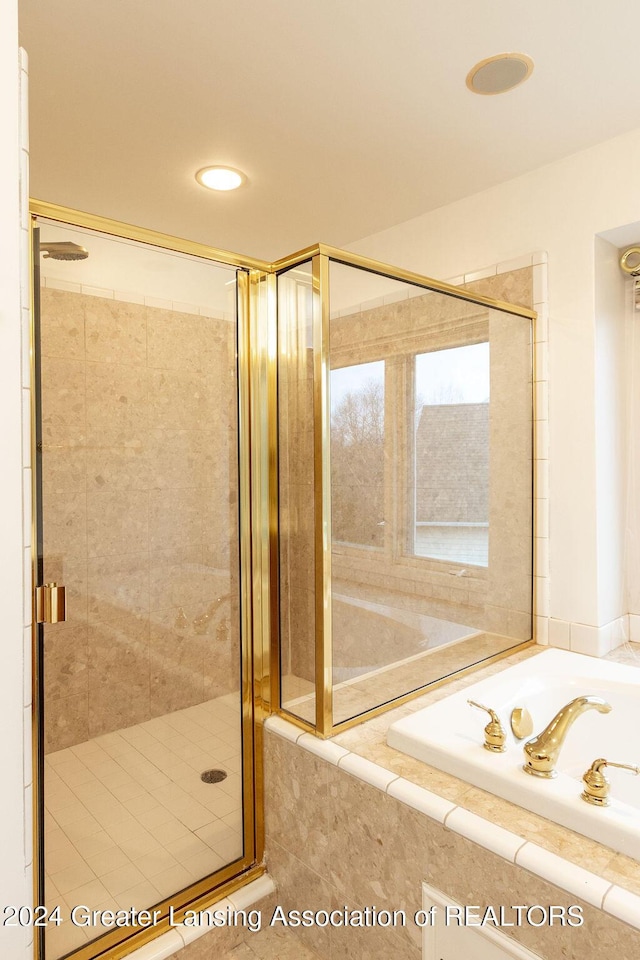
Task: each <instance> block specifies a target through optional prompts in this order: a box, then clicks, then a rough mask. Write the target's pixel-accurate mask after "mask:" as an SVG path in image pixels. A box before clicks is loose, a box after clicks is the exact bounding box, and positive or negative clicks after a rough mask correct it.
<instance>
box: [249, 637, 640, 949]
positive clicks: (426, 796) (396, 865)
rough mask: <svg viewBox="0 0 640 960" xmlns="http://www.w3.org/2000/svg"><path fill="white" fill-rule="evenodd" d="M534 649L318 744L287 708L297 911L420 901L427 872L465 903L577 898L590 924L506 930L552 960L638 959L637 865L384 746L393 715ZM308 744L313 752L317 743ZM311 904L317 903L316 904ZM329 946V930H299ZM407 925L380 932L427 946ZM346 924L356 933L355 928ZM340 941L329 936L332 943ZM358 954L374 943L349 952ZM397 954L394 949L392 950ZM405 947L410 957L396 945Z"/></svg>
mask: <svg viewBox="0 0 640 960" xmlns="http://www.w3.org/2000/svg"><path fill="white" fill-rule="evenodd" d="M538 651H539V648H538V650H536V648H532V649H530V650H526V651H523V652H521V653H519V654H515V655H513V656H512V657H509V658H507V659H506V660H504V661H502V662H501V663H499V664H492V665H490V666H489V667H485V668H483V669H482V670H479V671H477V672H476V673H474V674H473V676H472V677H465V678H461V679H459V680H457V681H454V682H453V683H451V684H449V685H448V686H446V687H444V688H440V689H439V690H435V691H432V693H431V694H426V695H424V696H422V697H420V698H418V699H416V700H415V701H412V702H411V703H410V704H408V705H404V706H403V707H399V708H397V709H396V710H395V711H390V712H389V713H388V714H384V715H383V716H381V717H378V718H375V719H373V720H371V721H368V722H367V723H365V724H362V725H361V726H360V727H357V728H354V729H353V730H350V731H348V732H347V733H344V734H341V735H339V736H338V737H336V738H334V740H332V741H324V742H323V741H319V740H317V739H315V738H313V737H311V736H310V735H308V734H301V733H300V731H299V729H297V728H295V727H293V725H291V724H289V723H287V722H286V721H284V720H282V719H281V718H279V717H272V718H270V719H269V720H268V721H267V723H266V729H267V736H266V738H265V739H266V757H265V770H266V797H267V808H266V827H267V861H268V865H269V871H270V873H271V875H272V876H273V877H274V879H275V881H276V883H277V885H278V889H279V897H280V902H281V903H283V905H285V907H286V906H287V903H288V906H289V908H295V907H296V906H298V907H299V906H302V905H303V904H302V901H303V900H304V901H305V902H304V906H311V907H313V906H314V905H317V906H318V907H320V906H321V905H322V904H323V903H324V905H326V903H327V902H333V901H336V902H338V903H352V904H353V903H355V904H357V905H360V906H362V905H366V904H375V905H376V906H377V907H378V908H383V907H385V906H388V907H390V908H391V907H393V908H395V909H401V908H406V911H407V916H408V915H409V913H410V912H412V911H415V910H417V909H419V906H420V889H421V888H420V884H421V882H422V880H426V881H427V882H429V883H432V884H433V885H434V886H435V887H437V888H439V889H441V890H443V892H445V893H446V895H448V896H451V897H452V899H454V900H458V901H459V902H461V903H468V904H477V903H480V904H481V905H487V904H496V905H500V904H514V903H524V904H536V903H546V904H560V905H565V906H568V905H569V904H571V903H580V904H582V905H583V908H584V916H585V923H584V926H583V927H581V928H557V927H554V928H531V927H527V928H524V927H523V928H518V929H516V930H514V931H511V930H507V931H505V932H508V933H510V934H512V935H514V936H516V937H517V938H518V939H519V940H520V941H521V942H522V943H523V944H524V945H525V946H527V947H528V948H529V949H531V950H533V951H534V952H537V953H539V954H540V956H541V957H543V958H544V960H557V958H559V957H562V958H571V960H574V958H575V960H578V958H581V960H592V958H593V960H596V958H598V957H600V956H602V954H603V950H604V951H605V952H607V951H614V950H615V952H616V955H617V956H618V957H620V958H625V960H637V957H638V956H639V955H640V867H639V865H638V863H637V862H635V861H633V860H631V859H630V858H628V857H625V856H623V855H622V854H616V853H614V852H613V851H612V850H610V849H608V848H606V847H603V846H602V845H600V844H598V843H595V842H593V841H590V840H586V839H585V838H583V837H581V836H578V835H576V834H573V833H572V832H571V831H568V830H566V829H564V828H560V827H557V826H556V825H554V824H551V823H549V822H548V821H546V820H544V819H543V818H541V817H537V816H535V815H534V814H530V813H529V812H527V811H525V810H522V809H520V808H518V807H515V806H514V805H512V804H510V803H507V802H506V801H502V800H499V799H497V798H494V797H492V796H490V795H489V794H487V793H485V792H484V791H481V790H478V789H477V788H475V787H471V786H470V785H469V784H466V783H463V782H462V781H460V780H457V779H456V778H455V777H451V776H449V775H446V774H443V773H441V772H440V771H437V770H435V769H433V768H430V767H428V766H427V765H426V764H422V763H419V762H418V761H414V760H412V759H411V758H409V757H406V756H404V755H403V754H400V753H398V752H397V751H394V750H392V749H391V748H389V747H387V746H386V743H385V742H384V737H385V733H386V728H387V726H388V725H389V723H391V722H392V721H393V720H394V719H397V718H398V717H399V716H402V715H405V714H406V713H407V712H411V711H412V710H417V709H420V708H421V707H423V706H426V705H427V704H428V703H429V702H433V701H434V700H435V699H441V698H442V697H444V696H446V695H447V694H448V693H449V692H450V691H452V690H453V689H460V688H461V687H463V686H466V685H468V684H470V683H473V682H475V681H476V680H478V679H481V678H483V677H485V676H489V675H491V674H492V673H494V672H496V671H499V670H501V669H503V667H504V666H505V665H509V664H510V663H512V662H520V661H521V660H523V659H526V658H527V657H530V656H535V654H536V652H538ZM311 747H313V752H311V750H310V748H311ZM307 900H309V903H307ZM302 933H304V934H305V942H307V943H310V945H311V946H312V947H313V948H314V949H316V950H318V952H320V953H323V954H324V955H327V953H326V947H327V944H330V945H331V944H332V943H336V942H337V940H336V938H337V935H336V934H335V933H334V931H331V933H329V934H327V932H326V931H318V930H310V931H302ZM418 933H419V931H418V932H416V929H415V928H414V929H412V928H410V927H409V926H407V928H405V929H399V930H398V929H396V930H395V931H388V932H385V933H383V932H381V931H378V937H379V938H380V939H381V940H383V939H385V938H387V939H386V942H387V946H388V947H390V946H391V945H392V946H393V947H394V949H395V947H396V945H397V942H398V940H400V941H401V942H402V944H403V949H404V948H406V949H408V950H409V951H411V950H413V951H415V952H414V953H411V952H409V953H408V954H407V955H408V956H415V957H416V958H417V957H418V956H419V955H420V954H419V949H418V948H419V936H418ZM348 935H349V933H348V932H347V936H348ZM332 938H333V940H332ZM350 955H352V956H354V957H359V956H362V957H363V960H364V957H365V956H367V952H366V951H364V950H363V952H362V953H358V952H354V953H353V954H350ZM387 955H388V954H387ZM398 955H399V956H402V955H403V954H402V953H398Z"/></svg>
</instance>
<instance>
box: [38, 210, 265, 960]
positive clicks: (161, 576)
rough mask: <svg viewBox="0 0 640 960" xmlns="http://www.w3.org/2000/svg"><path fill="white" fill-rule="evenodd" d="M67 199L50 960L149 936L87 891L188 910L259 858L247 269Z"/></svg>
mask: <svg viewBox="0 0 640 960" xmlns="http://www.w3.org/2000/svg"><path fill="white" fill-rule="evenodd" d="M45 212H48V211H47V210H46V208H45ZM53 213H54V215H55V219H54V218H52V217H45V216H37V217H36V218H35V220H34V266H35V283H34V306H35V310H34V316H35V337H34V361H35V370H34V373H35V380H34V382H35V383H36V385H37V396H38V403H37V406H36V410H35V411H34V414H35V422H34V427H35V438H36V448H35V451H34V452H35V459H34V462H35V464H36V474H37V491H36V492H37V504H36V508H37V509H36V511H35V514H34V516H35V518H36V522H37V528H38V529H37V543H38V550H37V556H36V558H35V560H36V568H37V569H36V571H35V573H36V577H37V579H36V583H38V584H40V585H42V586H41V587H40V589H39V591H38V599H39V600H40V604H39V606H40V607H41V608H42V609H41V610H40V613H41V617H40V619H46V620H48V621H49V622H44V623H42V624H41V626H40V627H39V629H38V637H37V653H38V656H37V668H38V669H37V672H38V683H39V704H40V708H41V716H40V720H41V723H40V746H41V750H40V757H39V766H40V774H41V777H40V781H41V789H42V806H41V808H40V814H41V817H42V821H43V822H42V834H41V835H42V839H43V844H42V847H43V849H42V853H43V857H42V876H41V884H42V886H43V888H44V890H45V899H40V898H38V900H37V902H38V903H46V905H47V907H48V909H49V910H50V911H53V910H54V909H55V907H59V912H60V916H61V919H62V921H63V922H62V923H60V924H56V923H55V922H51V923H49V924H48V926H47V927H46V931H45V932H44V938H43V942H42V943H41V944H40V950H41V956H43V957H46V960H56V958H59V957H62V956H65V955H67V954H68V953H69V952H71V951H77V954H75V955H77V956H78V957H79V958H80V957H85V956H93V955H95V954H96V953H97V952H98V951H102V950H105V949H106V948H108V947H113V946H115V945H116V944H117V943H119V942H120V941H121V940H122V939H123V935H124V936H125V937H126V936H131V934H132V933H134V932H135V927H134V928H131V927H129V928H124V930H123V929H122V928H121V929H119V930H118V929H115V928H113V929H111V930H109V929H108V928H106V927H105V926H104V925H100V924H95V925H94V924H89V925H84V924H83V923H74V922H73V920H72V919H70V917H71V912H72V911H73V908H74V907H76V906H78V905H81V906H82V907H83V908H86V909H87V910H89V911H93V910H98V911H102V910H117V909H130V908H135V909H136V910H142V909H148V908H155V909H157V910H159V914H158V915H159V917H160V918H162V917H163V916H164V915H165V914H166V912H167V908H168V906H169V903H170V904H171V905H172V906H173V908H174V913H175V914H176V915H179V909H180V908H181V907H185V906H187V905H189V907H190V908H193V907H194V905H197V904H198V902H199V901H201V900H202V898H203V896H204V895H206V894H208V893H210V891H211V889H212V888H214V887H216V886H219V885H220V884H221V883H223V882H224V881H225V880H228V878H230V877H235V876H236V875H237V874H238V873H239V872H241V871H242V870H246V869H247V868H248V867H251V866H252V865H253V864H255V863H256V861H258V860H259V859H260V850H259V846H258V844H259V842H260V841H259V837H258V838H257V837H256V824H255V817H254V808H255V804H254V786H255V785H254V746H253V698H252V676H251V672H250V668H251V663H252V657H251V650H250V645H251V636H252V626H251V615H252V610H251V600H252V596H251V577H250V569H251V556H250V531H249V527H250V522H251V511H250V504H249V501H250V490H249V429H248V417H249V407H248V396H249V385H248V356H247V351H248V336H249V328H248V324H249V317H248V300H249V285H250V274H251V270H252V267H251V262H250V261H249V262H247V261H244V262H237V263H235V264H234V263H229V262H224V261H222V262H221V260H220V258H217V257H216V252H215V251H209V250H207V249H206V248H198V247H197V246H196V245H186V244H183V243H182V244H181V243H180V242H179V241H172V240H171V239H170V238H158V237H155V238H154V237H153V236H151V235H149V241H150V242H141V240H140V239H138V238H137V237H136V236H135V234H136V233H139V231H131V233H130V235H129V236H127V233H126V230H123V231H121V232H120V235H118V233H119V226H118V225H111V224H109V223H108V222H104V221H102V222H100V221H98V222H96V225H97V229H95V230H91V229H88V227H87V226H86V225H83V221H84V223H85V224H86V223H87V220H89V221H91V218H86V217H85V218H82V217H80V218H79V221H80V222H79V223H78V222H77V221H76V223H65V222H64V219H63V218H64V212H60V213H56V211H55V210H54V211H53ZM131 234H133V235H131ZM154 241H155V242H154ZM158 241H160V244H162V245H159V243H158ZM83 250H84V251H85V252H81V251H83ZM87 254H88V255H87ZM51 584H56V585H57V586H49V585H51ZM63 590H65V591H66V597H65V599H66V604H64V603H63V602H62V592H63ZM52 597H53V598H54V600H53V603H52V602H51V598H52ZM56 603H57V609H56ZM64 606H66V611H65V610H64ZM48 607H49V608H50V609H47V608H48ZM51 608H53V609H51ZM62 617H64V621H63V622H55V621H56V620H57V619H62ZM51 621H54V622H51ZM161 929H162V922H160V924H159V925H157V926H156V927H155V929H154V930H151V931H149V932H151V933H154V932H155V933H157V932H159V930H161Z"/></svg>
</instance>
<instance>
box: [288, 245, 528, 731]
mask: <svg viewBox="0 0 640 960" xmlns="http://www.w3.org/2000/svg"><path fill="white" fill-rule="evenodd" d="M331 261H333V262H335V263H340V264H344V265H346V266H351V267H356V268H358V269H361V270H363V271H365V272H368V273H373V274H378V275H379V276H383V277H387V278H389V279H393V280H400V281H402V282H405V283H410V284H411V285H413V286H417V287H422V288H423V289H424V290H425V291H434V292H436V293H444V294H447V295H449V296H452V297H455V298H457V299H458V300H466V301H468V302H469V303H475V304H478V305H480V306H485V307H488V308H490V309H494V310H500V311H502V312H503V313H508V314H511V315H513V316H517V317H523V318H526V319H528V320H529V321H530V322H531V324H532V337H531V409H532V421H531V424H532V425H531V450H532V452H533V451H534V450H535V430H536V412H535V402H536V392H535V382H536V372H535V349H534V337H533V324H534V322H535V320H536V317H537V313H536V311H535V310H532V309H529V308H528V307H522V306H519V305H517V304H513V303H506V302H504V301H501V300H494V299H492V298H491V297H485V296H482V295H479V294H474V293H470V292H469V291H466V290H463V289H461V288H460V287H455V286H453V285H451V284H448V283H444V282H442V281H439V280H433V279H431V278H429V277H425V276H423V275H421V274H418V273H414V272H412V271H410V270H404V269H401V268H398V267H393V266H390V265H389V264H386V263H381V262H379V261H376V260H371V259H370V258H368V257H363V256H360V255H358V254H353V253H350V252H348V251H346V250H341V249H339V248H337V247H332V246H329V245H327V244H324V243H320V244H315V245H314V246H311V247H307V248H306V249H304V250H301V251H299V252H298V253H296V254H292V255H291V256H289V257H285V258H283V259H282V260H279V261H277V262H276V263H274V264H272V270H273V271H274V272H275V273H276V275H278V274H281V273H284V272H285V271H287V270H289V269H291V268H292V267H295V266H299V265H300V264H302V263H309V262H310V263H311V278H312V297H313V301H312V325H313V356H314V369H313V418H314V507H315V514H314V557H315V677H314V680H315V691H314V695H315V723H311V722H309V721H307V720H304V719H302V717H299V716H297V715H296V714H295V713H292V712H291V711H289V710H287V709H286V708H285V707H283V706H282V703H281V689H280V653H279V649H278V652H277V654H275V655H274V659H275V665H274V673H273V681H272V688H273V693H272V696H273V703H274V709H275V710H277V711H278V712H279V713H281V714H282V716H284V717H286V719H287V720H288V721H290V722H291V723H293V724H295V725H296V726H297V727H299V728H301V729H302V730H305V731H307V732H309V733H313V734H315V735H316V736H319V737H322V738H328V737H333V736H335V735H336V734H338V733H342V732H343V731H345V730H349V729H350V728H351V727H354V726H357V725H358V724H361V723H363V722H364V721H365V720H370V719H373V718H374V717H377V716H379V715H380V714H381V713H386V712H387V711H389V710H391V709H393V708H395V707H397V706H400V705H401V704H403V703H406V702H407V701H409V700H413V699H415V698H416V697H418V696H420V695H421V694H423V693H424V692H425V689H427V688H428V689H430V690H433V689H435V688H436V687H439V686H441V685H443V684H445V683H448V682H449V681H450V680H452V679H455V678H458V677H461V676H464V675H465V674H467V673H472V672H473V671H474V670H478V669H480V667H484V666H486V665H487V664H489V663H494V662H496V661H498V660H502V659H504V658H505V657H507V656H511V654H513V653H517V652H518V651H520V650H525V649H526V648H527V647H530V646H532V645H533V644H534V643H535V610H536V596H535V576H532V578H531V579H532V585H531V590H532V594H531V623H532V637H531V639H530V640H525V641H522V642H516V643H514V644H513V645H512V646H510V647H508V648H507V649H506V650H503V651H501V652H499V653H496V654H493V655H492V656H490V657H487V658H486V659H483V660H482V661H480V662H479V663H474V664H471V665H469V666H467V667H461V668H460V669H458V670H455V671H454V672H453V673H452V674H450V675H448V676H446V677H443V678H442V679H440V680H434V681H431V682H430V683H427V684H423V685H421V686H420V687H419V688H417V689H414V690H411V691H410V692H408V693H405V694H402V695H400V696H398V697H395V698H393V699H392V700H390V701H387V702H385V703H383V704H380V705H378V706H375V707H372V708H371V709H369V710H366V711H363V712H362V713H359V714H357V715H356V716H353V717H350V718H348V719H346V720H342V721H340V722H339V723H334V722H333V676H332V674H333V670H332V631H331V459H330V437H329V423H330V400H329V312H330V292H329V264H330V262H331ZM532 462H533V457H532ZM275 469H276V471H277V465H276V468H275ZM532 474H533V475H532V478H531V481H532V504H533V507H532V518H531V519H532V530H533V529H535V504H536V499H535V498H536V490H535V470H533V471H532ZM277 488H278V478H277V472H276V473H275V474H274V475H273V477H272V489H273V491H274V494H273V496H272V510H274V511H275V514H274V517H273V520H272V530H274V532H275V534H274V535H275V536H276V543H275V545H274V553H275V556H276V557H277V556H278V544H277V531H278V504H277ZM535 549H536V548H535V537H533V536H532V557H531V559H532V570H533V571H535V569H536V568H535V560H536V558H535ZM277 569H278V568H277V564H276V565H275V567H272V591H273V593H274V595H277V589H278V584H277V582H276V580H275V579H274V577H276V576H277ZM274 570H275V571H276V572H275V573H274ZM276 616H279V612H278V611H277V612H276ZM271 637H272V645H273V646H276V644H277V645H278V647H279V641H280V633H279V620H274V621H273V622H272V628H271Z"/></svg>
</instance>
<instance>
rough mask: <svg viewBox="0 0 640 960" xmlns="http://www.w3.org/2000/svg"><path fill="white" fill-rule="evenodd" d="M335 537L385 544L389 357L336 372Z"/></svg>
mask: <svg viewBox="0 0 640 960" xmlns="http://www.w3.org/2000/svg"><path fill="white" fill-rule="evenodd" d="M330 394H331V495H332V504H331V510H332V514H331V523H332V536H333V539H334V541H340V542H342V543H346V544H354V545H357V546H361V547H373V548H378V549H380V548H382V547H383V546H384V525H385V520H384V445H385V417H384V405H385V365H384V361H382V360H376V361H374V362H373V363H360V364H355V365H352V366H348V367H341V368H338V369H336V370H332V371H331V379H330Z"/></svg>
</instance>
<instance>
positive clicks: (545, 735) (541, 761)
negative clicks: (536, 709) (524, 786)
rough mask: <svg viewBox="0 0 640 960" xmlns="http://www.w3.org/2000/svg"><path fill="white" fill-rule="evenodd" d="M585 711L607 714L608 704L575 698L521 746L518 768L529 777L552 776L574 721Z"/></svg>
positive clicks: (601, 701) (603, 701) (597, 699)
mask: <svg viewBox="0 0 640 960" xmlns="http://www.w3.org/2000/svg"><path fill="white" fill-rule="evenodd" d="M586 710H597V711H598V713H609V711H610V710H611V705H610V704H608V703H607V701H606V700H603V699H602V697H576V698H575V700H571V702H570V703H567V704H566V706H564V707H563V708H562V710H559V711H558V713H557V714H556V715H555V717H554V718H553V720H552V721H551V723H550V724H549V725H548V726H547V727H546V728H545V729H544V730H543V731H542V733H540V734H538V736H537V737H533V738H532V739H531V740H527V742H526V743H525V745H524V764H523V765H522V769H523V770H524V772H525V773H530V774H531V775H532V776H533V777H546V778H547V779H551V777H555V775H556V771H555V765H556V763H557V761H558V756H559V754H560V750H561V749H562V745H563V743H564V741H565V738H566V736H567V734H568V732H569V729H570V727H571V726H572V724H573V722H574V720H577V718H578V717H579V716H580V714H582V713H584V712H585V711H586Z"/></svg>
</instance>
